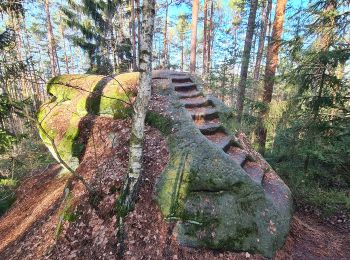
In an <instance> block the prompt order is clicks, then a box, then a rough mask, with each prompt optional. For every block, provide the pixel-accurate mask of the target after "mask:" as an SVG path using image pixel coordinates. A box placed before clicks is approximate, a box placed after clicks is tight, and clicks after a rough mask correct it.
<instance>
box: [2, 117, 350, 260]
mask: <svg viewBox="0 0 350 260" xmlns="http://www.w3.org/2000/svg"><path fill="white" fill-rule="evenodd" d="M84 124H85V125H84ZM129 125H130V121H129V119H128V120H112V119H109V118H103V117H98V118H96V117H87V118H86V119H85V121H84V122H83V126H85V127H84V128H82V129H85V130H84V131H85V132H83V135H82V138H84V137H85V138H86V137H88V138H87V140H88V141H87V143H86V150H85V152H84V154H83V156H82V158H81V163H80V166H79V168H78V169H77V172H78V173H80V174H81V175H83V176H84V177H85V178H86V179H87V180H88V181H89V182H90V183H93V185H94V186H95V187H98V188H99V190H100V193H101V200H100V201H99V202H98V203H96V204H95V206H91V203H89V197H88V196H87V193H86V192H85V189H84V187H83V186H82V184H81V183H74V188H73V190H72V197H71V199H70V202H69V205H71V207H70V208H68V209H67V207H65V209H64V208H63V207H62V205H61V202H62V197H63V189H64V187H65V182H66V177H60V178H59V177H57V175H58V172H59V171H60V166H58V165H50V166H48V167H47V168H46V169H42V170H38V171H36V172H34V173H32V174H30V176H29V177H28V178H27V179H26V180H25V181H23V182H22V184H21V185H20V186H19V188H18V190H17V200H16V202H15V204H14V205H13V206H12V208H11V209H10V210H9V211H8V212H7V213H6V214H5V215H4V216H3V217H2V218H0V237H1V240H0V259H117V257H116V255H117V252H116V248H118V241H117V240H116V226H117V225H116V212H115V203H116V198H117V197H118V194H119V191H120V189H121V187H122V182H123V176H124V174H125V172H126V169H127V160H128V146H127V144H128V138H129V135H130V129H129V127H128V126H129ZM144 153H145V155H144V167H145V168H144V176H143V179H142V184H141V190H140V194H139V199H138V201H137V203H136V206H135V209H134V211H132V212H131V213H130V214H129V215H128V216H127V217H126V222H125V240H124V243H125V244H124V246H125V251H124V256H125V259H135V260H136V259H247V258H249V259H264V258H263V257H262V256H259V255H252V254H249V253H247V252H242V253H233V252H228V251H214V250H207V249H193V248H187V247H182V246H180V245H178V243H177V242H176V238H175V237H174V235H173V228H174V224H172V223H167V222H165V221H164V220H163V218H162V216H161V214H160V210H159V209H158V207H157V205H156V204H155V201H154V200H153V190H154V184H155V182H156V178H157V176H159V175H160V173H161V172H162V170H163V169H164V167H165V166H166V164H167V160H168V149H167V145H166V141H165V139H164V138H163V137H162V136H161V134H160V132H159V131H157V130H156V129H153V128H151V127H147V128H146V140H145V148H144ZM62 212H64V216H65V218H66V219H69V221H65V223H64V225H63V226H62V229H61V232H60V233H59V237H58V239H55V233H56V229H57V223H58V220H59V216H60V215H62ZM349 245H350V236H349V229H348V228H347V227H346V226H345V223H342V224H339V225H330V224H328V223H327V222H325V221H324V220H323V219H322V218H321V217H319V216H317V215H315V214H314V213H310V212H305V211H299V212H298V211H297V212H296V213H295V215H294V217H293V221H292V224H291V231H290V234H289V236H288V238H287V240H286V243H285V245H284V247H283V248H282V249H281V250H279V251H278V252H277V254H276V256H275V259H349V258H350V247H349Z"/></svg>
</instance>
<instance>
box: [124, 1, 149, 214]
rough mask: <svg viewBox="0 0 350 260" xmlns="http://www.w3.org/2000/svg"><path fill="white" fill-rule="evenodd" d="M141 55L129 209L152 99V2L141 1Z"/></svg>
mask: <svg viewBox="0 0 350 260" xmlns="http://www.w3.org/2000/svg"><path fill="white" fill-rule="evenodd" d="M142 11H143V21H142V37H141V53H140V65H139V70H140V86H139V89H138V94H137V98H136V101H135V103H134V113H133V118H132V130H131V138H130V147H129V166H128V173H127V178H126V180H125V184H124V194H123V195H124V196H125V199H124V206H126V208H127V209H129V208H130V207H131V206H132V205H133V203H134V201H135V199H136V194H137V190H138V184H139V180H140V176H141V171H142V147H143V139H144V129H145V117H146V112H147V106H148V103H149V100H150V97H151V83H152V40H153V29H154V15H155V0H144V1H143V6H142Z"/></svg>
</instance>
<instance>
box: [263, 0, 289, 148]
mask: <svg viewBox="0 0 350 260" xmlns="http://www.w3.org/2000/svg"><path fill="white" fill-rule="evenodd" d="M286 4H287V0H277V4H276V14H275V20H274V22H273V29H272V36H271V42H270V44H269V47H268V50H267V58H266V67H265V77H264V95H263V102H264V104H265V107H266V109H264V110H262V111H261V113H260V115H259V122H258V138H259V151H260V152H261V153H262V154H264V153H265V144H266V134H267V130H266V127H265V126H264V120H266V118H267V117H268V113H269V111H268V109H267V107H268V105H269V104H270V102H271V100H272V92H273V85H274V82H275V74H276V68H277V64H278V51H279V48H280V42H281V38H282V32H283V21H284V13H285V9H286Z"/></svg>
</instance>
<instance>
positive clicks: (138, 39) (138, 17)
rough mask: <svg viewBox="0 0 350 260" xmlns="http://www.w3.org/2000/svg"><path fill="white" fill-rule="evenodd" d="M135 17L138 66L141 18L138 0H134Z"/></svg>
mask: <svg viewBox="0 0 350 260" xmlns="http://www.w3.org/2000/svg"><path fill="white" fill-rule="evenodd" d="M136 8H137V12H136V17H137V54H138V59H137V60H138V66H140V54H141V18H140V0H136Z"/></svg>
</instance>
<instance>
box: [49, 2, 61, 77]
mask: <svg viewBox="0 0 350 260" xmlns="http://www.w3.org/2000/svg"><path fill="white" fill-rule="evenodd" d="M45 12H46V27H47V39H48V42H49V46H48V47H49V56H50V64H51V74H52V76H57V75H59V74H60V69H59V64H58V59H57V52H56V42H55V37H54V34H53V29H52V24H51V14H50V2H49V0H45Z"/></svg>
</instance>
